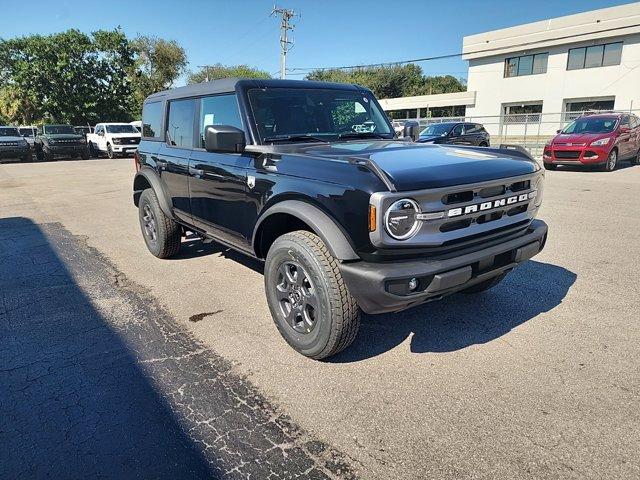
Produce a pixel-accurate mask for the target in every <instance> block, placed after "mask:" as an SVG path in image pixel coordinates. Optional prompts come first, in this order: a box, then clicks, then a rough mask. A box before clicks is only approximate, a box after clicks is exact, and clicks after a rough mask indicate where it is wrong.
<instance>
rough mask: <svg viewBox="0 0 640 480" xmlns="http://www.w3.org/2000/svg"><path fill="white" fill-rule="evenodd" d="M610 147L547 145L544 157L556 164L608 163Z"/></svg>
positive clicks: (549, 162) (545, 160) (548, 162)
mask: <svg viewBox="0 0 640 480" xmlns="http://www.w3.org/2000/svg"><path fill="white" fill-rule="evenodd" d="M610 150H611V149H610V148H607V147H593V146H590V145H587V146H580V147H551V148H550V147H545V149H544V154H543V156H542V159H543V160H544V163H546V164H555V165H597V164H601V163H606V161H607V159H608V158H609V152H610Z"/></svg>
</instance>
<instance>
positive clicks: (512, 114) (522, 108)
mask: <svg viewBox="0 0 640 480" xmlns="http://www.w3.org/2000/svg"><path fill="white" fill-rule="evenodd" d="M502 113H503V117H504V123H505V124H506V123H531V122H539V121H540V116H541V115H540V114H541V113H542V102H540V103H525V104H522V103H518V104H513V105H503V107H502Z"/></svg>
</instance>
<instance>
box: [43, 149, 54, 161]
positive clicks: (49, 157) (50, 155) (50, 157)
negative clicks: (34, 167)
mask: <svg viewBox="0 0 640 480" xmlns="http://www.w3.org/2000/svg"><path fill="white" fill-rule="evenodd" d="M42 153H43V154H44V159H45V160H46V161H47V162H53V160H55V157H54V155H53V153H51V152H49V151H47V150H44V149H43V150H42Z"/></svg>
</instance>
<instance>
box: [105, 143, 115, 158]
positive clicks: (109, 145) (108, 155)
mask: <svg viewBox="0 0 640 480" xmlns="http://www.w3.org/2000/svg"><path fill="white" fill-rule="evenodd" d="M107 157H109V158H111V159H114V158H116V154H115V152H114V151H113V148H111V144H110V143H107Z"/></svg>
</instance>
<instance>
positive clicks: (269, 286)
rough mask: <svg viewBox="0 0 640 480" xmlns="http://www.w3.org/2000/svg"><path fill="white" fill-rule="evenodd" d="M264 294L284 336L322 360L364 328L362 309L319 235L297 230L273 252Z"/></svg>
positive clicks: (299, 348)
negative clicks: (360, 327)
mask: <svg viewBox="0 0 640 480" xmlns="http://www.w3.org/2000/svg"><path fill="white" fill-rule="evenodd" d="M264 282H265V291H266V295H267V302H268V304H269V309H270V311H271V315H272V317H273V320H274V322H275V324H276V327H277V328H278V331H279V332H280V334H281V335H282V336H283V337H284V339H285V340H286V341H287V343H289V345H291V346H292V347H293V348H294V349H295V350H297V351H298V352H300V353H301V354H303V355H305V356H307V357H310V358H314V359H316V360H320V359H323V358H327V357H330V356H332V355H335V354H336V353H338V352H340V351H341V350H343V349H345V348H346V347H348V346H349V345H350V344H351V343H352V342H353V340H354V339H355V337H356V334H357V333H358V328H359V326H360V309H359V308H358V305H357V303H356V301H355V299H354V298H353V297H352V296H351V294H350V293H349V291H348V290H347V286H346V285H345V283H344V280H343V279H342V274H341V273H340V269H339V268H338V261H337V260H336V259H335V258H334V257H333V256H332V255H331V253H330V252H329V250H328V249H327V247H326V245H325V244H324V242H323V241H322V240H321V239H320V237H318V236H317V235H315V234H313V233H311V232H307V231H302V230H299V231H295V232H291V233H287V234H285V235H282V236H281V237H279V238H278V239H277V240H276V241H275V242H274V243H273V245H272V246H271V248H270V249H269V253H268V254H267V259H266V262H265V270H264Z"/></svg>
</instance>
